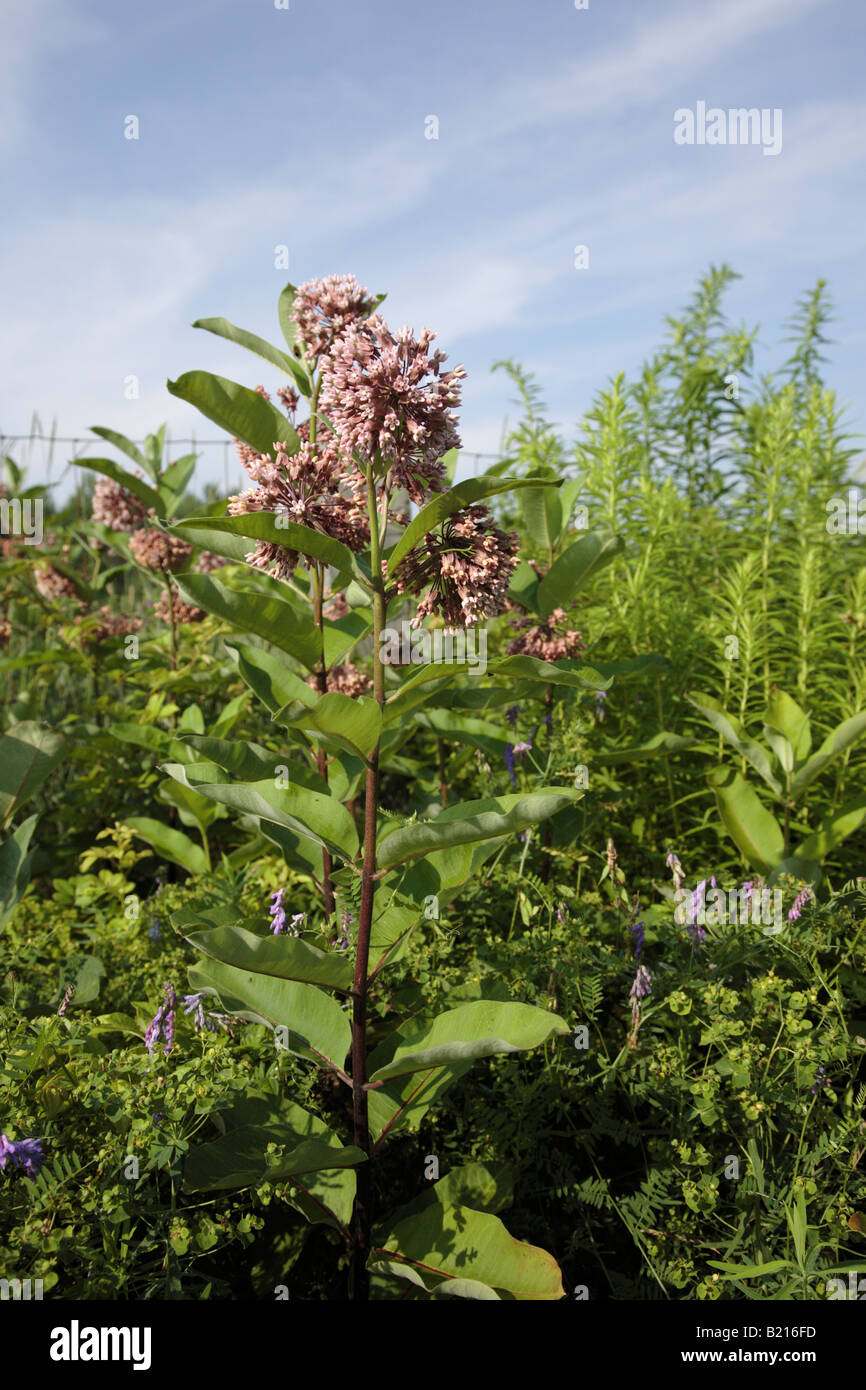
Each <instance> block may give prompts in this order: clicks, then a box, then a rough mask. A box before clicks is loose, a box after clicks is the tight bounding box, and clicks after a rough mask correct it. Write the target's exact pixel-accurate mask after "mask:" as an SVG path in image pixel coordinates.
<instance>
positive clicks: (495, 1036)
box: [368, 999, 569, 1083]
mask: <svg viewBox="0 0 866 1390" xmlns="http://www.w3.org/2000/svg"><path fill="white" fill-rule="evenodd" d="M568 1032H569V1027H568V1024H567V1023H564V1022H563V1021H562V1019H561V1018H557V1017H556V1016H555V1015H554V1014H550V1013H548V1012H547V1011H546V1010H545V1009H538V1008H536V1007H535V1005H533V1004H514V1003H505V1004H503V1003H499V1002H498V1001H496V1000H489V999H481V1000H478V1001H476V1002H474V1003H471V1004H461V1005H459V1007H458V1008H456V1009H449V1010H448V1011H447V1012H446V1013H443V1014H440V1015H439V1016H438V1018H435V1019H434V1020H433V1021H432V1023H429V1024H428V1025H427V1026H425V1027H424V1028H423V1029H421V1030H420V1031H419V1032H418V1033H416V1034H415V1035H413V1036H411V1037H409V1038H406V1039H404V1040H401V1041H400V1043H399V1045H398V1046H397V1048H396V1050H395V1051H394V1052H393V1055H392V1056H390V1058H389V1060H388V1061H387V1062H385V1063H384V1065H380V1063H381V1061H382V1059H383V1058H384V1056H385V1055H386V1053H387V1050H388V1043H387V1040H386V1042H385V1043H382V1044H380V1046H379V1047H378V1048H376V1049H374V1051H373V1052H372V1053H371V1055H370V1057H369V1059H368V1072H369V1075H370V1082H371V1083H375V1082H376V1081H390V1080H391V1078H392V1077H397V1076H405V1075H406V1074H407V1073H408V1072H415V1071H429V1070H430V1068H432V1067H441V1066H451V1065H454V1064H457V1063H460V1062H472V1061H475V1060H476V1059H477V1058H478V1057H491V1056H493V1055H494V1054H495V1053H499V1052H521V1051H525V1050H526V1049H527V1048H530V1047H538V1046H540V1044H541V1043H544V1042H547V1040H548V1039H549V1038H551V1037H553V1036H554V1035H555V1034H557V1033H568Z"/></svg>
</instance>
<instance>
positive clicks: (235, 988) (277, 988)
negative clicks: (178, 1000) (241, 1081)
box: [189, 959, 352, 1067]
mask: <svg viewBox="0 0 866 1390" xmlns="http://www.w3.org/2000/svg"><path fill="white" fill-rule="evenodd" d="M189 982H190V984H191V985H192V987H193V989H194V990H200V989H202V988H211V989H215V990H216V992H217V994H218V995H219V996H220V998H221V999H222V1001H223V1005H224V1006H225V1009H226V1011H227V1012H228V1013H234V1014H239V1015H240V1016H241V1017H243V1018H247V1019H249V1020H250V1021H251V1022H255V1023H264V1024H266V1025H267V1026H269V1027H271V1028H285V1029H287V1044H286V1045H287V1050H288V1051H289V1052H294V1053H297V1055H298V1056H300V1057H307V1058H309V1059H310V1060H311V1061H314V1062H316V1063H317V1065H321V1064H322V1062H323V1061H324V1062H326V1063H329V1064H330V1065H331V1067H342V1065H343V1062H344V1061H345V1059H346V1053H347V1052H348V1051H349V1047H350V1045H351V1041H352V1033H351V1029H350V1027H349V1018H348V1015H347V1014H346V1013H344V1012H343V1010H342V1009H341V1008H340V1005H339V1004H338V1003H337V1001H336V999H332V998H331V996H330V995H328V994H324V993H323V992H322V990H320V989H316V988H315V986H313V985H306V984H301V983H299V982H298V981H296V980H281V979H277V978H275V977H274V976H273V975H259V974H255V973H254V972H253V971H251V970H239V969H237V967H236V966H233V965H226V964H225V963H224V962H223V961H220V960H212V959H207V960H205V961H204V962H202V963H201V964H198V965H193V966H190V970H189Z"/></svg>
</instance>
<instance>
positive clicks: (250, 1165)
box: [183, 1097, 365, 1192]
mask: <svg viewBox="0 0 866 1390" xmlns="http://www.w3.org/2000/svg"><path fill="white" fill-rule="evenodd" d="M220 1117H221V1119H222V1122H223V1124H224V1125H225V1126H226V1128H227V1130H228V1132H227V1133H226V1134H224V1135H222V1136H221V1137H220V1138H219V1139H215V1140H213V1141H212V1142H211V1143H209V1144H200V1145H199V1146H198V1147H197V1148H195V1149H193V1150H192V1151H191V1152H190V1154H189V1156H188V1158H187V1160H186V1164H185V1166H184V1182H183V1187H184V1191H186V1192H205V1191H215V1190H221V1191H226V1190H228V1189H232V1188H238V1187H250V1186H258V1184H259V1183H262V1182H285V1181H286V1180H288V1179H291V1178H293V1177H298V1176H303V1175H305V1174H307V1173H311V1172H320V1171H322V1170H325V1171H327V1170H329V1169H338V1168H345V1167H350V1166H351V1167H354V1166H355V1165H356V1164H358V1163H362V1162H364V1160H365V1155H364V1152H363V1150H362V1149H357V1148H354V1147H350V1148H346V1147H344V1146H343V1145H342V1144H341V1143H340V1140H339V1139H338V1138H337V1136H336V1135H335V1134H333V1133H332V1131H331V1130H330V1129H329V1128H328V1126H327V1125H326V1124H324V1123H323V1122H322V1121H321V1120H320V1119H319V1118H318V1116H316V1115H312V1114H310V1113H309V1111H307V1110H304V1109H302V1107H301V1106H299V1105H295V1104H294V1103H293V1102H291V1101H288V1100H281V1101H277V1100H275V1099H273V1098H272V1099H271V1100H270V1101H265V1100H259V1099H258V1098H257V1097H250V1098H248V1099H247V1100H246V1101H245V1102H242V1103H241V1104H240V1105H238V1106H236V1107H235V1108H234V1109H232V1110H224V1111H221V1112H220ZM247 1117H251V1119H252V1120H253V1122H252V1123H249V1122H246V1123H245V1120H246V1119H247ZM256 1120H258V1123H256V1122H255V1121H256ZM268 1144H280V1145H282V1146H283V1147H284V1148H285V1149H286V1150H287V1152H286V1153H285V1154H284V1155H283V1156H282V1157H281V1158H273V1157H272V1158H270V1159H268V1157H267V1155H266V1152H265V1151H266V1149H267V1146H268Z"/></svg>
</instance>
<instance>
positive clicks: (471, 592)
mask: <svg viewBox="0 0 866 1390" xmlns="http://www.w3.org/2000/svg"><path fill="white" fill-rule="evenodd" d="M518 547H519V538H518V536H517V533H516V532H515V531H511V532H510V533H507V532H505V531H501V530H500V529H499V527H498V526H497V525H496V523H495V522H494V520H493V517H492V516H491V514H490V512H489V511H488V509H487V508H486V507H483V506H479V505H477V504H476V505H474V506H471V507H467V508H466V509H465V510H464V511H462V512H456V513H455V514H454V515H453V516H450V517H447V518H446V519H445V520H444V521H443V522H442V524H441V526H440V527H439V528H438V530H436V531H433V532H431V533H430V534H429V535H427V536H425V537H424V540H423V541H422V542H421V543H420V545H417V546H415V547H414V548H413V549H412V550H410V552H409V554H408V555H407V556H406V557H405V559H404V560H402V561H401V562H400V564H399V565H398V566H397V569H396V571H395V574H394V582H395V586H396V589H397V592H398V593H400V594H402V593H412V594H424V591H425V590H427V593H426V594H425V596H424V597H423V598H422V599H421V601H420V603H419V604H418V609H417V612H416V615H415V617H414V618H413V619H412V625H413V626H414V627H416V628H417V627H420V625H421V622H422V621H423V619H424V618H425V617H426V616H427V615H428V614H429V613H437V614H439V616H440V617H441V618H442V619H443V621H444V623H445V626H446V627H447V628H450V629H452V630H453V629H456V628H459V627H472V626H473V625H474V624H475V623H478V622H482V621H484V619H486V618H493V617H495V616H496V615H497V613H501V612H502V611H503V610H504V608H505V603H506V600H507V598H508V585H509V581H510V579H511V575H512V573H513V572H514V569H515V566H516V565H517V552H518Z"/></svg>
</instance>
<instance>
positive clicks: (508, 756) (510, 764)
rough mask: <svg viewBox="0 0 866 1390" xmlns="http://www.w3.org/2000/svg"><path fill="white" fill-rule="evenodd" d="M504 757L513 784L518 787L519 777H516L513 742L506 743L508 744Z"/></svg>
mask: <svg viewBox="0 0 866 1390" xmlns="http://www.w3.org/2000/svg"><path fill="white" fill-rule="evenodd" d="M502 757H503V760H504V762H505V766H506V768H507V770H508V776H509V777H510V778H511V785H512V787H516V786H517V778H516V777H515V775H514V744H513V743H506V745H505V752H504V753H503V755H502Z"/></svg>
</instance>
